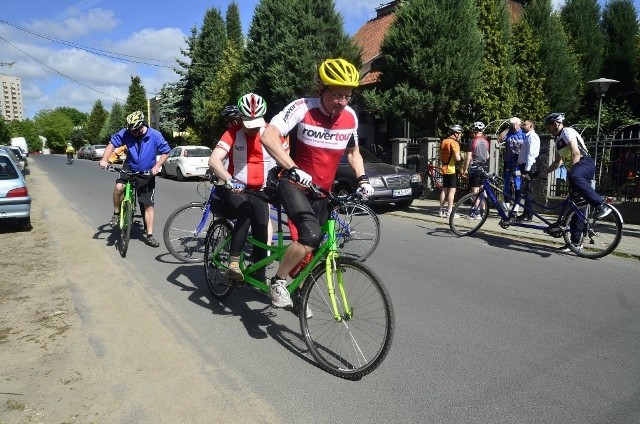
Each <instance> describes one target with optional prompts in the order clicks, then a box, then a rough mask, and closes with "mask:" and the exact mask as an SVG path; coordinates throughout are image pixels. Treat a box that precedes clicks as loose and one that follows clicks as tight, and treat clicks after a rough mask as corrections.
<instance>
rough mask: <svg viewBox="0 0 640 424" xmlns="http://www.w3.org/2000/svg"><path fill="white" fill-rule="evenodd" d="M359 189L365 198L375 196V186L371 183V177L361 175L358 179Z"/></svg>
mask: <svg viewBox="0 0 640 424" xmlns="http://www.w3.org/2000/svg"><path fill="white" fill-rule="evenodd" d="M358 185H359V186H360V187H358V190H357V192H358V193H361V194H362V195H364V197H369V196H371V195H372V194H373V186H372V185H371V184H370V183H369V177H367V176H366V175H361V176H360V177H358Z"/></svg>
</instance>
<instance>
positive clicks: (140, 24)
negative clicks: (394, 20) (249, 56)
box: [0, 0, 640, 117]
mask: <svg viewBox="0 0 640 424" xmlns="http://www.w3.org/2000/svg"><path fill="white" fill-rule="evenodd" d="M236 1H237V3H238V6H239V8H240V18H241V22H242V26H243V28H244V30H245V34H246V32H247V29H248V27H249V25H250V23H251V19H252V17H253V11H254V9H255V6H256V4H257V3H258V0H236ZM387 1H390V0H336V1H335V3H336V9H337V11H338V12H340V13H341V14H342V16H343V19H344V24H345V30H346V31H347V32H348V33H349V34H354V33H355V32H356V31H357V30H358V29H359V28H360V27H361V26H362V25H363V24H364V23H365V22H366V21H367V20H369V19H371V18H373V17H375V8H376V7H377V6H379V5H380V4H382V3H386V2H387ZM230 2H231V0H209V1H204V0H182V1H173V0H168V1H165V2H158V1H150V0H135V1H130V0H80V1H77V0H76V1H73V0H2V6H1V11H2V12H1V14H0V21H2V22H0V63H7V62H15V64H14V65H13V66H11V67H8V66H4V67H3V66H0V73H4V74H7V75H12V76H17V77H19V78H21V81H22V91H23V103H24V108H25V115H26V116H27V117H33V116H34V115H35V113H36V112H38V111H40V110H42V109H53V108H55V107H58V106H70V107H75V108H76V109H78V110H80V111H82V112H89V111H91V108H92V106H93V104H94V103H95V101H96V100H98V99H99V100H100V101H101V102H102V104H103V106H104V107H105V108H106V109H107V110H110V109H111V106H112V105H113V102H114V101H116V99H121V100H122V102H123V101H124V99H126V97H127V92H128V87H129V83H130V76H131V75H139V76H140V77H141V79H142V83H143V85H144V87H145V89H146V91H147V95H148V96H149V97H151V96H153V94H154V93H156V92H157V91H158V90H160V88H161V87H162V84H163V83H165V82H170V81H175V80H176V79H177V75H176V74H175V73H174V72H173V70H172V67H173V66H174V65H175V59H176V58H177V57H180V48H182V47H184V45H185V43H184V40H185V38H187V37H188V35H189V34H190V30H191V28H192V27H194V26H197V27H200V25H201V24H202V19H203V17H204V14H205V11H206V10H207V9H209V8H212V7H216V8H218V9H219V10H220V11H221V12H222V14H223V16H224V14H225V13H226V10H227V6H228V5H229V3H230ZM562 2H563V0H554V4H556V6H557V4H558V3H562ZM601 3H603V1H601ZM634 4H635V5H636V8H638V6H639V5H640V0H634ZM54 40H57V41H54ZM85 48H89V49H93V53H92V52H89V51H87V49H85ZM96 49H97V50H96ZM98 50H99V51H98ZM123 54H125V55H129V58H130V59H131V60H130V61H123V60H117V59H114V58H112V57H109V56H120V57H122V55H123ZM136 62H145V63H147V64H141V63H136ZM149 64H152V65H149Z"/></svg>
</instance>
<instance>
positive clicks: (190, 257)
mask: <svg viewBox="0 0 640 424" xmlns="http://www.w3.org/2000/svg"><path fill="white" fill-rule="evenodd" d="M204 207H205V205H204V203H188V204H186V205H182V206H180V207H179V208H178V209H176V210H175V211H173V212H172V213H171V215H169V218H167V222H165V224H164V229H163V231H162V236H163V238H164V245H165V246H166V248H167V250H168V251H169V253H171V255H172V256H173V257H174V258H176V259H178V260H179V261H182V262H185V263H198V262H202V261H204V247H205V239H206V237H207V227H208V226H209V223H210V222H211V216H212V215H213V214H212V213H209V215H208V216H207V221H206V222H205V223H204V226H203V227H202V230H201V231H200V232H199V233H197V234H196V230H197V228H198V226H199V225H200V223H201V222H202V220H203V218H204Z"/></svg>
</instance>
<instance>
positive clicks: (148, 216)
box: [144, 205, 155, 234]
mask: <svg viewBox="0 0 640 424" xmlns="http://www.w3.org/2000/svg"><path fill="white" fill-rule="evenodd" d="M154 218H155V212H154V209H153V206H151V205H146V206H145V208H144V222H145V224H146V226H147V234H153V219H154Z"/></svg>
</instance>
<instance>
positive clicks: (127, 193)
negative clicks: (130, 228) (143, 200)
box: [119, 180, 136, 228]
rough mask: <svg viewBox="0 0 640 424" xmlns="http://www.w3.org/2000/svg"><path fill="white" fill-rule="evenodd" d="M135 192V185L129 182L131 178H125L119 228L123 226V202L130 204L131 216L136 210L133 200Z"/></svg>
mask: <svg viewBox="0 0 640 424" xmlns="http://www.w3.org/2000/svg"><path fill="white" fill-rule="evenodd" d="M135 193H136V188H135V185H134V184H132V183H131V180H127V182H126V183H125V184H124V195H123V197H122V202H121V203H120V223H119V224H120V228H123V227H124V224H125V222H124V215H125V214H124V204H125V202H127V203H130V204H131V212H132V213H131V216H132V217H133V216H134V215H135V212H136V202H135ZM127 224H128V225H131V223H130V222H129V223H127Z"/></svg>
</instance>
